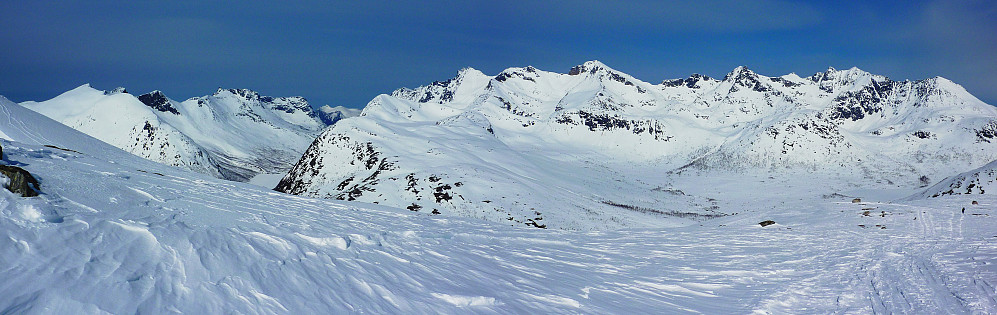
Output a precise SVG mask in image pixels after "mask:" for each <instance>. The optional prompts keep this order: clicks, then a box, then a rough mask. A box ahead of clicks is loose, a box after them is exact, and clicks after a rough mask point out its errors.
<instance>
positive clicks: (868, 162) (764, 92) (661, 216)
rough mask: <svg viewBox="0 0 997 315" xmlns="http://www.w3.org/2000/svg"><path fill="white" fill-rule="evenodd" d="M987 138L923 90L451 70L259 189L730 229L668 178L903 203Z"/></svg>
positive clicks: (971, 110) (735, 75)
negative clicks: (879, 195)
mask: <svg viewBox="0 0 997 315" xmlns="http://www.w3.org/2000/svg"><path fill="white" fill-rule="evenodd" d="M995 132H997V109H995V108H994V107H993V106H990V105H987V104H985V103H983V102H982V101H980V100H979V99H977V98H975V97H973V96H972V95H970V94H969V93H968V92H966V90H965V89H963V88H962V87H961V86H959V85H957V84H955V83H953V82H951V81H949V80H947V79H944V78H941V77H935V78H931V79H925V80H918V81H893V80H890V79H888V78H886V77H883V76H879V75H874V74H870V73H867V72H864V71H862V70H859V69H856V68H852V69H848V70H835V69H828V70H827V71H825V72H820V73H816V74H814V75H812V76H809V77H800V76H798V75H796V74H788V75H784V76H779V77H767V76H763V75H759V74H757V73H754V72H753V71H751V70H749V69H748V68H746V67H738V68H736V69H734V70H733V71H731V72H730V73H729V74H727V75H726V76H725V77H724V78H722V79H714V78H710V77H707V76H703V75H698V74H694V75H692V76H690V77H689V78H685V79H675V80H665V81H663V82H661V83H659V84H651V83H647V82H643V81H640V80H638V79H635V78H634V77H632V76H630V75H627V74H625V73H622V72H619V71H616V70H614V69H612V68H610V67H608V66H606V65H604V64H602V63H600V62H598V61H590V62H586V63H584V64H582V65H579V66H576V67H574V68H572V69H571V70H570V71H569V72H568V73H567V74H562V73H554V72H547V71H542V70H539V69H536V68H533V67H525V68H510V69H506V70H505V71H502V72H501V73H499V74H498V75H495V76H489V75H485V74H483V73H481V72H480V71H477V70H474V69H470V68H468V69H463V70H461V71H460V72H459V73H458V75H457V76H456V77H454V78H452V79H449V80H446V81H439V82H434V83H432V84H430V85H426V86H421V87H418V88H415V89H405V88H403V89H399V90H396V91H394V92H393V93H391V94H390V95H380V96H378V97H376V98H375V99H373V100H372V101H371V102H370V103H369V104H368V105H367V107H366V108H365V109H364V111H363V113H362V114H361V115H360V116H359V117H357V118H353V119H347V120H343V121H341V122H339V123H337V124H336V125H335V126H334V127H332V128H329V129H327V130H326V131H324V132H323V133H322V134H321V135H320V136H319V137H318V138H317V139H315V141H314V142H313V143H312V144H311V146H310V147H309V148H308V150H307V151H305V154H304V156H303V157H302V158H301V160H300V161H299V162H298V163H297V165H295V166H294V168H293V169H292V170H291V171H290V172H289V173H288V175H287V176H286V177H284V178H283V179H282V180H281V181H280V183H279V185H278V186H277V187H276V189H277V190H279V191H283V192H288V193H292V194H300V195H306V196H315V197H323V198H335V199H342V200H358V201H365V202H373V203H380V204H385V205H390V206H395V207H404V208H407V209H409V210H412V211H423V212H431V213H444V214H456V215H461V216H468V217H478V218H485V219H489V220H493V221H501V222H509V223H510V224H525V225H529V226H535V227H558V228H569V229H573V228H583V229H584V228H605V227H615V226H637V227H639V226H668V225H672V224H680V225H681V224H688V223H689V221H690V220H692V221H700V220H702V219H709V218H716V217H720V216H725V215H729V214H732V213H735V212H737V207H730V208H725V207H724V205H723V202H722V200H721V201H718V199H719V198H718V197H717V196H706V195H694V194H688V193H687V192H688V191H690V190H691V189H694V188H693V187H689V185H692V184H689V183H691V182H688V181H686V182H682V181H683V178H688V176H686V177H682V174H696V173H699V172H714V173H715V172H722V173H729V174H730V176H739V175H737V174H742V173H752V172H753V173H758V174H764V176H769V177H770V178H772V179H774V180H780V179H783V178H787V177H792V176H813V177H814V178H817V179H820V180H825V179H826V181H829V182H834V183H836V184H834V185H838V186H835V187H832V188H828V189H827V190H829V191H833V190H834V188H841V189H845V188H849V187H850V188H855V187H868V186H876V185H878V186H889V187H898V188H916V187H921V186H926V185H928V184H931V183H933V182H934V181H937V180H939V179H941V178H944V177H946V176H949V175H952V174H953V173H955V172H956V171H957V170H968V169H972V168H976V167H980V166H982V165H983V164H985V163H987V162H989V161H993V160H995V159H997V140H995V139H994V137H995V134H997V133H995ZM831 179H841V180H836V181H832V180H831ZM718 203H719V204H718ZM555 209H556V210H555Z"/></svg>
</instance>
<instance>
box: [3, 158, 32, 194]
mask: <svg viewBox="0 0 997 315" xmlns="http://www.w3.org/2000/svg"><path fill="white" fill-rule="evenodd" d="M0 174H3V176H4V177H7V180H8V183H7V184H6V185H4V188H7V190H9V191H10V192H12V193H15V194H18V195H21V196H22V197H34V196H38V193H39V192H40V191H41V189H40V188H39V184H38V180H37V179H35V177H34V176H31V173H29V172H28V171H26V170H24V169H23V168H20V167H17V166H10V165H0Z"/></svg>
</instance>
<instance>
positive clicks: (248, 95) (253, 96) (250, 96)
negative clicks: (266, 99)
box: [214, 88, 260, 101]
mask: <svg viewBox="0 0 997 315" xmlns="http://www.w3.org/2000/svg"><path fill="white" fill-rule="evenodd" d="M227 94H231V95H233V96H235V97H239V98H242V99H244V100H247V101H256V100H259V99H260V94H259V93H257V92H256V91H253V90H250V89H223V88H218V91H216V92H215V94H214V96H225V95H227Z"/></svg>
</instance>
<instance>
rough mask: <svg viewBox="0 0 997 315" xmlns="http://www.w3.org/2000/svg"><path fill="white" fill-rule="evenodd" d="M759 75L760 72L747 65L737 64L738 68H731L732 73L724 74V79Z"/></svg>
mask: <svg viewBox="0 0 997 315" xmlns="http://www.w3.org/2000/svg"><path fill="white" fill-rule="evenodd" d="M757 76H758V74H756V73H755V72H754V71H751V69H748V67H747V66H737V68H734V70H731V72H730V73H728V74H727V75H726V76H724V81H730V80H739V79H741V78H745V77H757Z"/></svg>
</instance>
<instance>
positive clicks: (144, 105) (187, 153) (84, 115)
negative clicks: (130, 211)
mask: <svg viewBox="0 0 997 315" xmlns="http://www.w3.org/2000/svg"><path fill="white" fill-rule="evenodd" d="M20 105H22V106H25V107H27V108H29V109H31V110H34V111H36V112H39V113H42V114H44V115H46V116H49V117H50V118H53V119H56V120H58V121H60V122H62V123H64V124H67V125H69V126H71V127H73V128H75V129H77V130H81V131H83V132H84V133H87V134H90V135H93V136H95V137H97V138H98V139H101V140H103V141H106V142H108V143H111V144H112V145H114V146H117V147H119V148H122V149H125V150H126V151H129V152H131V153H133V154H136V155H139V156H142V157H144V158H147V159H151V160H154V161H157V162H160V163H164V164H167V165H171V166H176V167H180V168H184V169H188V170H191V171H195V172H199V173H205V174H209V175H212V176H215V177H219V178H224V179H229V180H236V181H247V180H249V179H251V178H253V177H254V176H256V175H257V174H270V173H283V172H285V171H286V170H287V169H288V168H289V167H290V165H291V163H293V161H294V160H295V159H297V157H298V155H299V154H300V153H301V152H302V151H303V150H304V148H305V147H306V146H307V144H308V143H309V142H310V141H311V139H312V138H314V136H315V135H317V134H318V133H319V132H320V131H321V130H322V129H323V128H325V127H326V126H327V124H325V123H324V122H323V121H322V120H321V118H320V114H318V113H317V111H314V110H312V108H311V106H310V105H309V104H308V101H307V100H306V99H305V98H303V97H297V96H294V97H271V96H261V95H260V94H259V93H257V92H255V91H252V90H248V89H222V88H219V89H218V90H217V91H216V92H215V93H213V94H211V95H207V96H201V97H194V98H190V99H187V100H185V101H183V102H178V101H175V100H172V99H170V98H169V97H167V96H166V95H165V94H164V93H163V92H161V91H159V90H154V91H151V92H149V93H145V94H141V95H137V96H136V95H132V94H129V93H128V91H127V90H126V89H124V88H117V89H114V90H110V91H100V90H97V89H94V88H93V87H91V86H90V85H89V84H84V85H81V86H80V87H77V88H75V89H72V90H70V91H67V92H65V93H63V94H61V95H59V96H56V97H55V98H52V99H50V100H47V101H43V102H22V103H21V104H20Z"/></svg>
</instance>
